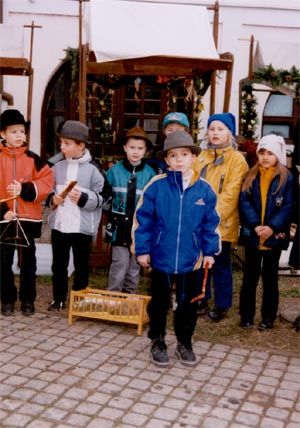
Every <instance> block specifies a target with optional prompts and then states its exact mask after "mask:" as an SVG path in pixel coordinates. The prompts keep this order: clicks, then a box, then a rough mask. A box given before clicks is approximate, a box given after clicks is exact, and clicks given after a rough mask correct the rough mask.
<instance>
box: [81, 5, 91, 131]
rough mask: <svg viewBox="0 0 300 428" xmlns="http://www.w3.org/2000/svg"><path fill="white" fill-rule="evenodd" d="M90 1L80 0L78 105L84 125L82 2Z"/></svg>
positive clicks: (84, 58)
mask: <svg viewBox="0 0 300 428" xmlns="http://www.w3.org/2000/svg"><path fill="white" fill-rule="evenodd" d="M83 1H89V0H79V48H78V61H79V76H78V78H79V81H78V104H79V120H80V121H81V122H83V123H85V121H86V53H87V51H86V49H85V47H84V46H83V44H82V2H83Z"/></svg>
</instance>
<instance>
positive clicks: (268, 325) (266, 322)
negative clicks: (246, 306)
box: [258, 319, 273, 331]
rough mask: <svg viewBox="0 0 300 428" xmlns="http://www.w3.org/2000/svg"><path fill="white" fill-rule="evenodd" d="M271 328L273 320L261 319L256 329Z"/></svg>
mask: <svg viewBox="0 0 300 428" xmlns="http://www.w3.org/2000/svg"><path fill="white" fill-rule="evenodd" d="M272 328H273V321H271V320H268V319H266V320H262V322H261V323H260V324H259V326H258V330H261V331H264V330H272Z"/></svg>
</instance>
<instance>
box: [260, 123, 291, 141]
mask: <svg viewBox="0 0 300 428" xmlns="http://www.w3.org/2000/svg"><path fill="white" fill-rule="evenodd" d="M268 134H278V135H281V136H282V137H284V138H289V137H290V127H289V126H288V125H275V124H268V125H264V126H263V135H268Z"/></svg>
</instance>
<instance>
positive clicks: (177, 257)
mask: <svg viewBox="0 0 300 428" xmlns="http://www.w3.org/2000/svg"><path fill="white" fill-rule="evenodd" d="M192 182H193V184H191V185H190V186H189V187H188V188H187V189H185V190H183V187H182V175H181V172H179V171H177V172H175V171H167V172H166V173H164V174H160V175H158V176H156V177H154V178H153V179H152V180H151V181H150V182H149V183H148V185H147V186H146V187H145V189H144V192H143V195H142V196H141V199H140V201H139V203H138V205H137V208H136V212H135V215H134V222H133V228H132V246H131V250H132V252H133V253H135V254H136V255H144V254H150V257H151V266H152V267H153V268H154V269H157V270H159V271H161V272H165V273H170V274H171V273H174V274H181V273H186V272H190V271H193V270H196V269H199V268H200V266H201V262H202V259H203V256H215V255H216V254H217V253H219V252H220V250H221V237H220V234H219V231H218V225H219V222H220V217H219V215H218V213H217V211H216V202H217V198H216V194H215V192H214V191H213V190H212V188H211V186H210V185H209V184H208V183H207V181H205V180H203V179H199V178H198V177H197V175H196V174H194V177H193V180H192Z"/></svg>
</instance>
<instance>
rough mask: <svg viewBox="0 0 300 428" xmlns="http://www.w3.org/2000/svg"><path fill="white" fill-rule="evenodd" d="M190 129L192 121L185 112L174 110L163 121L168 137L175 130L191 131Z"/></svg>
mask: <svg viewBox="0 0 300 428" xmlns="http://www.w3.org/2000/svg"><path fill="white" fill-rule="evenodd" d="M189 130H190V122H189V120H188V118H187V116H186V115H185V114H184V113H180V112H177V111H173V112H171V113H168V114H167V115H166V116H165V118H164V121H163V131H164V134H165V136H166V137H167V136H168V135H169V134H171V132H174V131H186V132H189Z"/></svg>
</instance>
